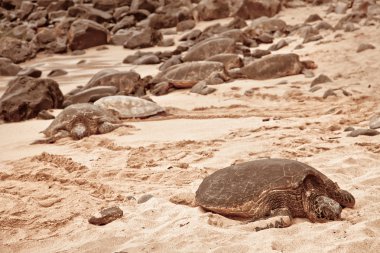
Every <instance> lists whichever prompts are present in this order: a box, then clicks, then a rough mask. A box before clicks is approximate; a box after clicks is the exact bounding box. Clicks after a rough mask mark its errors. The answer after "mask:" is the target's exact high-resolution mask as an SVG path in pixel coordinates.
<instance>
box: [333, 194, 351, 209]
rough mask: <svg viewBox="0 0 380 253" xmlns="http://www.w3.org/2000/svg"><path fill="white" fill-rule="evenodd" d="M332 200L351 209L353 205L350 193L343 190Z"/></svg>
mask: <svg viewBox="0 0 380 253" xmlns="http://www.w3.org/2000/svg"><path fill="white" fill-rule="evenodd" d="M334 199H335V200H336V201H337V202H338V203H339V204H340V205H341V206H343V207H349V208H353V207H354V205H355V198H354V196H352V194H351V193H349V192H348V191H345V190H339V193H338V194H337V196H334Z"/></svg>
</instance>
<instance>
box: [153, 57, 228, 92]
mask: <svg viewBox="0 0 380 253" xmlns="http://www.w3.org/2000/svg"><path fill="white" fill-rule="evenodd" d="M224 71H225V70H224V65H223V63H220V62H212V61H199V62H185V63H181V64H177V65H174V66H171V67H169V68H167V69H166V70H165V71H163V72H161V73H159V74H158V75H157V77H156V78H155V79H156V80H157V81H158V80H159V81H168V82H170V83H172V84H173V85H174V86H175V87H177V88H188V87H191V86H193V85H194V84H196V83H197V82H199V81H201V80H205V79H206V78H207V77H209V76H210V75H211V73H213V72H220V73H222V72H224Z"/></svg>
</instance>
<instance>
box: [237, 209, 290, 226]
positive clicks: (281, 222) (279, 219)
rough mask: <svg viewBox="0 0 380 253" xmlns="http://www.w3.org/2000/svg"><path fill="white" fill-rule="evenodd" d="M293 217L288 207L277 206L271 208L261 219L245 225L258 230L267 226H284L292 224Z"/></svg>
mask: <svg viewBox="0 0 380 253" xmlns="http://www.w3.org/2000/svg"><path fill="white" fill-rule="evenodd" d="M292 220H293V217H292V215H291V213H290V211H289V209H288V208H278V209H275V210H272V211H271V213H270V215H269V216H268V217H267V218H264V219H261V220H255V221H253V222H250V223H248V224H245V225H244V226H245V227H249V228H250V230H254V231H256V232H257V231H260V230H264V229H268V228H286V227H289V226H290V225H291V224H292Z"/></svg>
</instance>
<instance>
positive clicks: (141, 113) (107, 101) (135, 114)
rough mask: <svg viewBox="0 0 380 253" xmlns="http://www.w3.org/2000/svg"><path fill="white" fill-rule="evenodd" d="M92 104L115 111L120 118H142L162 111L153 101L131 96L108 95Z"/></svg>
mask: <svg viewBox="0 0 380 253" xmlns="http://www.w3.org/2000/svg"><path fill="white" fill-rule="evenodd" d="M94 104H95V105H97V106H99V107H101V108H104V109H106V110H112V111H116V112H117V114H118V116H119V117H120V118H142V117H148V116H152V115H155V114H157V113H160V112H163V111H164V108H162V107H161V106H159V105H158V104H156V103H154V102H151V101H148V100H146V99H142V98H137V97H132V96H108V97H104V98H101V99H99V100H97V101H96V102H95V103H94Z"/></svg>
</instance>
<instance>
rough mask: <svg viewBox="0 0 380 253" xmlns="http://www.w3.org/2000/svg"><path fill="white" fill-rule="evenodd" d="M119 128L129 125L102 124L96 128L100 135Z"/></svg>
mask: <svg viewBox="0 0 380 253" xmlns="http://www.w3.org/2000/svg"><path fill="white" fill-rule="evenodd" d="M119 127H130V126H129V125H125V124H115V123H110V122H103V123H102V124H101V125H100V126H99V127H98V132H99V133H100V134H106V133H109V132H112V131H113V130H115V129H117V128H119Z"/></svg>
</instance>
